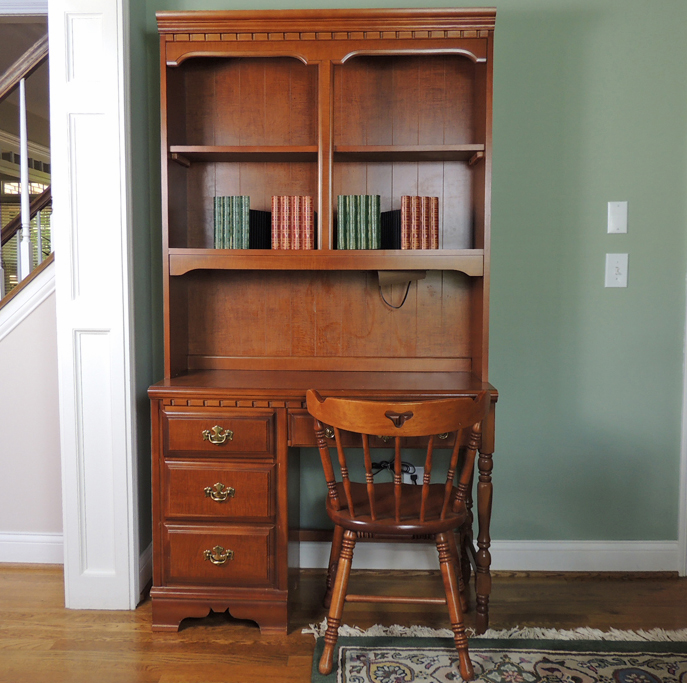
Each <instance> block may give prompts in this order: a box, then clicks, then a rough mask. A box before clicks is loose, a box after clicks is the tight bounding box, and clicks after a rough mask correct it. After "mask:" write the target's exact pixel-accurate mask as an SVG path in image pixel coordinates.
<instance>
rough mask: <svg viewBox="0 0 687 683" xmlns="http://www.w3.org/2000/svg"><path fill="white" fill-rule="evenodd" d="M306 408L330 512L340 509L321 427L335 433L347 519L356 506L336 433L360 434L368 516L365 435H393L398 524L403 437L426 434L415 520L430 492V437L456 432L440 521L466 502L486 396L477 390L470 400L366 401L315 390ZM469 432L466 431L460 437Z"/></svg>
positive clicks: (370, 489) (370, 483)
mask: <svg viewBox="0 0 687 683" xmlns="http://www.w3.org/2000/svg"><path fill="white" fill-rule="evenodd" d="M306 399H307V406H308V412H309V413H310V414H311V415H312V416H313V417H314V418H315V433H316V437H317V445H318V449H319V452H320V458H321V459H322V467H323V469H324V474H325V478H326V480H327V487H328V490H329V497H330V499H331V504H332V505H333V506H334V509H335V510H341V508H342V501H341V500H340V499H339V492H338V487H337V483H336V477H335V470H334V466H333V461H332V458H331V454H330V450H329V446H328V444H327V440H326V438H325V426H329V427H331V428H332V429H333V431H334V439H335V442H336V451H337V455H338V462H339V467H340V470H341V478H342V484H343V492H344V496H345V498H346V500H345V503H346V506H347V508H348V512H349V514H350V515H351V517H355V516H356V513H355V505H354V501H353V496H352V495H351V486H350V477H349V471H348V463H347V458H346V450H345V449H344V447H343V444H342V435H341V431H342V430H345V431H348V432H354V433H357V434H360V435H361V442H362V443H361V445H362V448H363V456H364V464H365V480H366V484H367V496H368V501H369V511H370V516H371V518H372V520H376V519H378V510H377V506H376V502H377V501H376V495H375V483H374V480H373V475H374V472H373V468H372V457H371V454H370V436H372V437H375V436H379V437H393V438H394V470H393V475H394V487H393V488H394V515H395V521H396V522H400V519H401V507H402V497H403V486H402V458H401V445H402V440H403V438H404V437H428V439H427V453H426V456H425V462H424V477H423V482H422V494H421V495H422V503H421V508H420V518H419V519H420V521H421V522H424V521H427V520H426V514H427V501H428V496H429V492H430V478H431V474H432V466H433V451H434V447H435V437H436V436H437V435H439V434H442V435H443V434H445V433H451V432H455V433H456V436H455V444H454V446H453V451H452V453H451V457H450V461H449V463H448V467H447V471H446V481H445V485H444V490H443V503H442V505H441V511H440V513H439V515H440V518H441V519H445V518H446V515H447V514H448V513H449V512H450V511H452V510H453V509H454V508H455V507H456V506H457V505H458V504H459V503H461V502H463V501H464V500H465V496H466V493H467V490H468V486H469V483H470V480H471V476H472V470H473V467H474V460H475V453H476V452H477V449H478V448H479V446H480V440H481V430H482V421H483V420H484V418H485V417H486V415H487V412H488V410H489V404H490V401H491V396H490V394H489V392H488V391H482V392H480V393H478V394H477V396H475V397H474V398H472V397H461V398H447V399H437V400H428V401H402V402H389V401H365V400H358V399H345V398H335V397H329V398H326V399H323V398H322V397H321V396H320V395H319V394H318V393H317V391H315V390H312V389H310V390H308V392H307V394H306ZM465 430H469V435H468V436H467V439H466V435H465ZM463 446H465V448H466V450H465V457H464V460H463V467H462V469H461V474H460V477H459V478H458V481H457V482H456V481H455V474H456V468H457V466H458V462H459V453H460V449H461V447H463Z"/></svg>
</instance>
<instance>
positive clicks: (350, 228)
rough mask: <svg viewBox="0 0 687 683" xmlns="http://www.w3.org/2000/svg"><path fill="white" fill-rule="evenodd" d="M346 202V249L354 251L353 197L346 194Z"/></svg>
mask: <svg viewBox="0 0 687 683" xmlns="http://www.w3.org/2000/svg"><path fill="white" fill-rule="evenodd" d="M345 201H346V249H355V205H354V202H353V197H352V196H351V195H350V194H347V195H346V197H345Z"/></svg>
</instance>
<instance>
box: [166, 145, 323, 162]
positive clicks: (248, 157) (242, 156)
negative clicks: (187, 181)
mask: <svg viewBox="0 0 687 683" xmlns="http://www.w3.org/2000/svg"><path fill="white" fill-rule="evenodd" d="M169 152H170V154H172V155H174V154H176V155H178V156H180V157H183V158H185V159H187V160H188V161H191V162H193V161H211V162H212V161H317V145H301V146H298V145H283V146H282V145H253V146H248V145H241V146H233V147H229V146H224V147H219V146H213V145H171V146H170V148H169Z"/></svg>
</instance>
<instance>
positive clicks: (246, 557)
mask: <svg viewBox="0 0 687 683" xmlns="http://www.w3.org/2000/svg"><path fill="white" fill-rule="evenodd" d="M163 546H164V553H165V563H164V565H165V568H164V580H165V583H166V584H168V585H173V584H177V585H180V584H203V585H212V586H268V585H270V584H271V583H273V580H274V527H272V526H251V527H248V526H236V527H232V526H182V525H178V526H175V525H171V524H169V525H165V527H164V530H163Z"/></svg>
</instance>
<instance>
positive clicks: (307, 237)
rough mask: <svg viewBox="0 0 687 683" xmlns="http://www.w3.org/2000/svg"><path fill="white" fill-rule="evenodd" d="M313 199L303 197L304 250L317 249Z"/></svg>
mask: <svg viewBox="0 0 687 683" xmlns="http://www.w3.org/2000/svg"><path fill="white" fill-rule="evenodd" d="M313 219H314V216H313V208H312V197H303V244H302V247H301V248H302V249H314V248H315V231H314V220H313Z"/></svg>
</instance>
